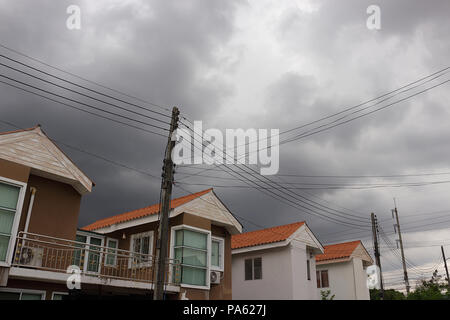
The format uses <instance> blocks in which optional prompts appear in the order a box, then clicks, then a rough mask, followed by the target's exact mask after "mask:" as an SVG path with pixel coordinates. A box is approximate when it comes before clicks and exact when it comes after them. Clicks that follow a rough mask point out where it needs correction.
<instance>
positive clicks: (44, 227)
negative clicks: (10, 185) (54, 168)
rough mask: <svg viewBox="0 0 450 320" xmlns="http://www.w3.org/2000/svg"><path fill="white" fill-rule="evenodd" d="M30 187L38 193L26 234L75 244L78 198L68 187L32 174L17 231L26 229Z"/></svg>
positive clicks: (79, 198) (78, 210)
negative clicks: (61, 239)
mask: <svg viewBox="0 0 450 320" xmlns="http://www.w3.org/2000/svg"><path fill="white" fill-rule="evenodd" d="M31 187H35V188H36V189H37V191H36V194H35V198H34V204H33V208H32V211H31V217H30V224H29V226H28V232H31V233H37V234H42V235H48V236H52V237H57V238H63V239H69V240H75V235H76V231H77V224H78V215H79V212H80V203H81V195H80V194H79V193H78V192H77V191H76V190H75V189H74V188H73V187H72V186H71V185H68V184H65V183H61V182H57V181H53V180H49V179H46V178H42V177H38V176H35V175H33V174H31V175H30V177H29V180H28V186H27V191H26V194H25V200H24V205H23V209H22V216H21V219H20V224H19V231H22V230H24V228H25V222H26V215H27V212H28V208H29V205H30V198H31V191H30V190H31V189H30V188H31Z"/></svg>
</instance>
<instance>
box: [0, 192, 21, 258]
mask: <svg viewBox="0 0 450 320" xmlns="http://www.w3.org/2000/svg"><path fill="white" fill-rule="evenodd" d="M19 193H20V188H19V187H15V186H12V185H9V184H5V183H0V261H6V257H7V255H8V248H9V243H10V240H11V234H12V227H13V223H14V217H15V214H16V209H17V203H18V200H19Z"/></svg>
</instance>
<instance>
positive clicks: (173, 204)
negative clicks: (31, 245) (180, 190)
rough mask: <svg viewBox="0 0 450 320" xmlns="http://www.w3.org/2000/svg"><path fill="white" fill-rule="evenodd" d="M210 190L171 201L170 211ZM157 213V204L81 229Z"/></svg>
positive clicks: (94, 227) (109, 224)
mask: <svg viewBox="0 0 450 320" xmlns="http://www.w3.org/2000/svg"><path fill="white" fill-rule="evenodd" d="M212 190H213V189H212V188H210V189H207V190H203V191H200V192H197V193H192V194H188V195H187V196H183V197H180V198H176V199H172V201H171V202H170V207H171V209H174V208H176V207H179V206H181V205H183V204H185V203H187V202H189V201H192V200H194V199H196V198H198V197H200V196H202V195H204V194H207V193H208V192H210V191H212ZM158 211H159V203H157V204H154V205H151V206H148V207H145V208H142V209H137V210H133V211H130V212H125V213H121V214H118V215H115V216H112V217H108V218H105V219H101V220H97V221H95V222H94V223H91V224H90V225H87V226H85V227H83V228H81V229H82V230H87V231H92V230H97V229H100V228H104V227H108V226H111V225H113V224H116V223H121V222H126V221H130V220H135V219H139V218H143V217H146V216H149V215H152V214H157V213H158Z"/></svg>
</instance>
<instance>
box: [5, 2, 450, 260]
mask: <svg viewBox="0 0 450 320" xmlns="http://www.w3.org/2000/svg"><path fill="white" fill-rule="evenodd" d="M305 2H307V1H280V2H270V1H247V2H244V1H200V0H198V1H189V2H188V1H183V2H179V1H170V2H169V1H137V0H136V1H95V2H93V1H52V0H48V1H44V0H39V1H23V0H21V1H7V0H2V1H0V7H1V10H0V34H1V41H0V43H2V44H6V45H8V46H10V47H12V48H15V49H17V50H19V51H21V52H24V53H27V54H29V55H31V56H33V57H36V58H39V59H41V60H44V61H45V62H48V63H50V64H53V65H56V66H60V67H62V68H64V69H66V70H68V71H71V72H74V73H76V74H79V75H81V76H83V77H85V78H88V79H91V80H94V81H98V82H100V83H102V84H104V85H108V86H111V87H114V88H117V89H119V90H122V91H124V92H126V93H129V94H133V95H137V96H139V97H142V98H144V99H147V100H150V101H152V102H154V103H157V104H160V105H162V106H164V107H167V108H171V107H172V106H174V105H177V106H179V107H181V110H182V112H183V113H184V114H186V115H188V116H189V118H190V119H192V120H204V122H205V123H206V124H207V126H209V125H211V126H217V127H219V128H236V127H239V126H240V127H243V128H280V129H281V130H283V129H289V128H292V127H296V126H299V125H302V124H304V123H307V122H309V121H313V120H316V119H318V118H321V117H323V116H326V115H328V114H330V113H333V112H337V111H340V110H342V109H343V108H345V107H348V106H352V105H356V104H358V103H360V102H362V101H365V100H367V99H369V98H373V97H375V96H377V95H380V94H382V93H384V92H387V91H389V90H392V89H395V88H397V87H399V86H401V85H404V84H406V83H408V82H410V81H413V80H415V79H417V78H419V77H421V76H424V75H427V74H429V73H432V72H434V71H437V70H438V69H440V68H442V67H445V66H447V64H448V56H449V53H450V41H449V38H448V33H449V31H450V22H449V20H448V17H447V16H448V12H450V10H449V9H450V3H449V2H448V1H433V2H432V3H430V2H427V1H406V0H402V1H400V0H398V1H387V0H386V1H378V2H377V4H378V5H379V6H380V8H381V18H382V22H381V30H379V31H370V30H368V29H367V28H366V19H367V17H368V15H367V14H366V8H367V7H368V6H369V5H370V4H372V3H371V1H360V0H346V1H332V0H327V1H314V2H311V6H312V7H313V9H312V10H303V9H301V8H302V5H303V4H304V3H305ZM70 4H76V5H79V6H80V7H81V12H82V29H81V30H79V31H70V30H68V29H67V28H66V27H65V22H66V18H67V16H68V15H67V14H66V12H65V11H66V8H67V6H68V5H70ZM296 4H299V7H297V6H296ZM254 26H258V28H256V27H254ZM253 27H254V28H253ZM0 51H1V52H2V53H6V54H8V55H13V54H12V53H10V52H7V51H5V50H3V49H1V50H0ZM14 56H15V57H19V56H16V55H14ZM19 58H20V59H22V58H21V57H19ZM27 62H30V61H29V60H27ZM32 64H33V65H35V66H37V67H42V66H41V65H39V64H37V63H32ZM1 72H2V74H4V73H6V72H7V73H8V74H13V73H12V72H11V71H6V70H5V69H4V68H2V69H1ZM52 72H54V71H53V70H52ZM58 74H60V75H62V76H64V77H67V75H65V74H61V73H58ZM76 81H79V80H76ZM33 83H37V82H36V81H33ZM83 84H86V83H85V82H83ZM89 86H92V87H94V88H95V89H101V88H99V87H95V86H94V85H91V84H90V85H89ZM102 90H104V89H102ZM57 92H58V93H60V92H62V91H61V90H57ZM0 94H1V97H2V102H1V104H0V105H1V108H0V116H1V119H2V120H5V121H11V122H14V123H16V124H18V125H20V126H23V127H30V126H33V125H35V124H36V123H40V124H41V125H42V126H43V129H44V131H45V132H46V133H48V134H49V136H50V137H52V138H54V139H56V140H60V141H64V142H66V143H68V144H70V145H73V146H77V147H79V148H81V149H84V150H86V151H90V152H94V153H97V154H99V155H102V156H104V157H107V158H110V159H113V160H115V161H117V162H121V163H126V164H127V165H129V166H131V167H135V168H138V169H141V170H145V171H148V172H150V173H152V174H154V175H155V176H157V177H159V175H160V172H161V166H162V157H163V151H164V145H165V143H166V140H165V139H164V138H161V137H157V136H154V135H151V134H147V133H143V132H140V131H137V130H135V129H132V128H127V127H124V126H122V125H119V124H114V123H112V122H109V121H106V120H103V119H98V118H95V117H93V116H91V115H87V114H84V113H81V112H79V111H76V110H71V109H68V108H66V107H64V106H62V105H59V104H56V103H54V102H50V101H46V100H43V99H41V98H39V97H35V96H32V95H29V94H25V93H23V92H20V91H17V90H15V89H12V88H9V87H6V86H4V85H1V86H0ZM65 94H67V93H65ZM70 96H73V95H70ZM448 99H449V95H448V87H443V88H440V89H436V90H433V92H432V93H431V92H430V93H429V94H425V95H422V96H419V97H416V98H414V99H411V100H410V101H406V102H403V103H401V104H399V105H397V106H395V107H392V108H389V109H387V110H385V111H382V112H379V113H377V114H374V115H373V116H370V117H367V118H363V119H360V120H357V121H354V122H351V123H349V124H348V125H344V126H341V127H338V128H335V129H332V130H330V131H328V132H324V133H322V134H318V135H315V136H312V137H309V138H307V139H304V140H300V141H297V142H293V143H289V144H286V145H285V146H282V147H281V149H280V150H281V152H280V173H298V174H310V175H327V174H331V175H333V174H334V175H336V174H337V175H339V174H341V175H346V174H348V175H352V174H355V175H358V174H359V175H364V174H396V173H397V174H398V173H411V172H430V171H434V172H436V171H445V169H446V168H448V159H449V158H450V151H449V150H450V145H449V140H448V138H447V137H448V136H449V135H450V132H449V130H450V129H449V128H450V126H449V120H448V119H449V117H448V113H449V111H448V105H447V101H448ZM83 101H88V100H86V99H83ZM91 102H92V101H91ZM135 102H136V101H135ZM103 107H105V105H103ZM152 108H154V107H152ZM108 109H109V110H112V107H111V106H109V107H108ZM158 110H159V109H158ZM159 111H161V110H159ZM1 129H2V130H9V129H11V128H9V127H7V126H5V125H1ZM61 148H62V149H63V150H64V151H65V152H67V153H68V154H69V155H70V157H71V158H72V159H73V160H74V161H75V163H77V165H79V167H80V168H81V169H82V170H83V171H85V172H86V173H87V174H88V175H89V176H90V177H91V178H92V179H93V180H94V181H95V182H96V187H95V188H94V192H93V193H92V194H90V195H88V196H86V197H85V198H84V200H83V203H82V210H81V214H80V225H85V224H87V223H89V222H92V221H94V220H96V219H99V218H103V217H106V216H110V215H112V214H116V213H121V212H123V211H126V210H131V209H136V208H139V207H143V206H145V205H149V204H153V203H155V202H157V201H158V196H159V186H160V181H159V179H154V178H151V177H148V176H146V175H142V174H139V173H136V172H134V171H130V170H128V169H125V168H122V167H118V166H114V165H112V164H109V163H107V162H104V161H102V160H100V159H97V158H95V157H91V156H88V155H86V154H84V153H80V152H78V151H75V150H73V149H70V148H68V147H65V146H63V145H61ZM178 171H179V172H183V171H184V172H187V171H189V169H183V168H179V169H178ZM447 171H448V170H447ZM214 174H218V175H221V176H222V177H228V178H229V176H227V175H225V174H220V173H218V172H214ZM177 176H178V177H182V176H183V175H182V174H181V173H177ZM272 178H273V179H281V180H277V181H279V182H291V181H299V180H298V179H291V178H281V177H272ZM444 178H445V177H444ZM414 179H415V180H417V179H420V180H424V179H425V178H423V179H422V178H420V177H419V178H411V179H410V180H408V181H414ZM436 179H438V178H436ZM431 180H432V179H431ZM184 181H186V182H189V183H202V184H206V185H208V184H216V185H217V184H218V185H225V184H229V185H236V184H241V183H240V182H239V181H230V180H228V181H227V180H220V179H215V178H211V179H205V178H203V177H197V178H191V179H185V180H184ZM301 181H302V182H305V181H307V182H324V180H317V179H309V180H305V179H303V180H301ZM375 181H376V182H383V183H389V182H396V181H398V180H395V179H384V180H374V179H366V180H364V181H357V182H360V183H363V182H375ZM325 182H332V183H334V182H336V181H330V180H325ZM340 182H345V183H351V182H355V181H354V180H349V179H347V180H340ZM185 187H186V188H187V189H189V190H190V191H191V192H194V191H199V190H200V189H204V188H207V186H204V187H202V186H185ZM447 188H448V187H446V186H445V185H440V186H433V187H424V188H408V189H405V188H401V189H400V188H388V189H374V190H338V191H336V190H314V191H309V194H306V193H301V194H302V195H305V196H308V197H320V199H317V198H313V199H315V200H317V201H323V200H326V201H328V202H322V203H323V204H326V205H327V206H330V207H333V208H336V209H338V210H343V211H347V208H349V209H351V210H353V211H352V212H353V213H354V214H356V213H355V212H357V213H358V214H360V215H361V216H364V217H367V218H368V217H369V214H370V212H372V211H373V212H376V213H377V215H379V216H380V217H384V218H386V217H387V218H388V217H389V216H390V209H391V208H392V206H393V201H392V198H393V197H394V196H395V197H396V198H397V199H398V200H399V201H400V206H401V208H402V211H401V212H402V215H405V216H407V215H408V213H410V212H429V211H433V210H439V209H445V208H448V207H450V201H448V200H447V198H448V197H446V190H447ZM216 192H217V193H218V195H219V196H220V197H221V198H222V199H223V201H224V202H225V203H226V204H227V206H228V207H229V208H230V209H231V210H232V211H233V212H235V213H236V215H238V216H241V217H243V218H244V219H247V220H241V222H243V224H244V226H245V227H246V228H247V230H251V229H256V228H259V227H261V226H267V227H269V226H273V225H279V224H283V223H288V222H292V221H298V220H307V222H308V224H309V225H310V226H311V227H312V228H313V230H314V231H315V233H316V234H317V235H319V237H321V240H322V241H323V242H328V241H333V240H335V241H343V240H347V239H349V238H351V237H353V236H354V237H355V238H364V237H366V238H365V239H366V240H367V243H366V244H367V245H368V246H369V245H370V238H367V237H368V236H370V232H366V231H364V232H362V233H358V231H360V230H359V229H355V228H351V227H344V226H339V225H336V224H332V223H330V222H326V221H323V220H321V219H318V218H316V217H313V216H311V215H310V213H308V212H307V210H295V209H294V208H292V207H290V206H288V205H285V204H281V203H280V202H278V201H276V200H275V199H273V198H271V197H268V196H267V195H264V194H263V193H261V192H260V191H257V190H251V189H233V188H217V189H216ZM175 193H176V196H178V195H181V194H184V193H185V191H183V190H181V189H180V188H175ZM311 194H312V196H311ZM430 208H432V209H430ZM251 222H253V224H252V223H251ZM444 226H445V225H444ZM387 227H389V226H388V225H387ZM344 231H345V232H344ZM343 232H344V233H343ZM355 232H356V234H354V233H355ZM351 233H353V234H354V235H353V236H352V235H351ZM418 236H420V237H425V236H424V235H421V234H420V235H418ZM414 254H415V255H416V257H417V261H415V262H416V263H425V262H429V257H428V256H427V254H426V252H425V253H424V252H423V251H421V252H419V253H414ZM427 259H428V260H427Z"/></svg>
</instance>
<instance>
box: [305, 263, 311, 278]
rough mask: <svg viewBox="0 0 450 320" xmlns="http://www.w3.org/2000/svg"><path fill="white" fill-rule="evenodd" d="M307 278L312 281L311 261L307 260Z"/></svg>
mask: <svg viewBox="0 0 450 320" xmlns="http://www.w3.org/2000/svg"><path fill="white" fill-rule="evenodd" d="M306 276H307V278H308V280H311V265H310V262H309V259H307V260H306Z"/></svg>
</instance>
